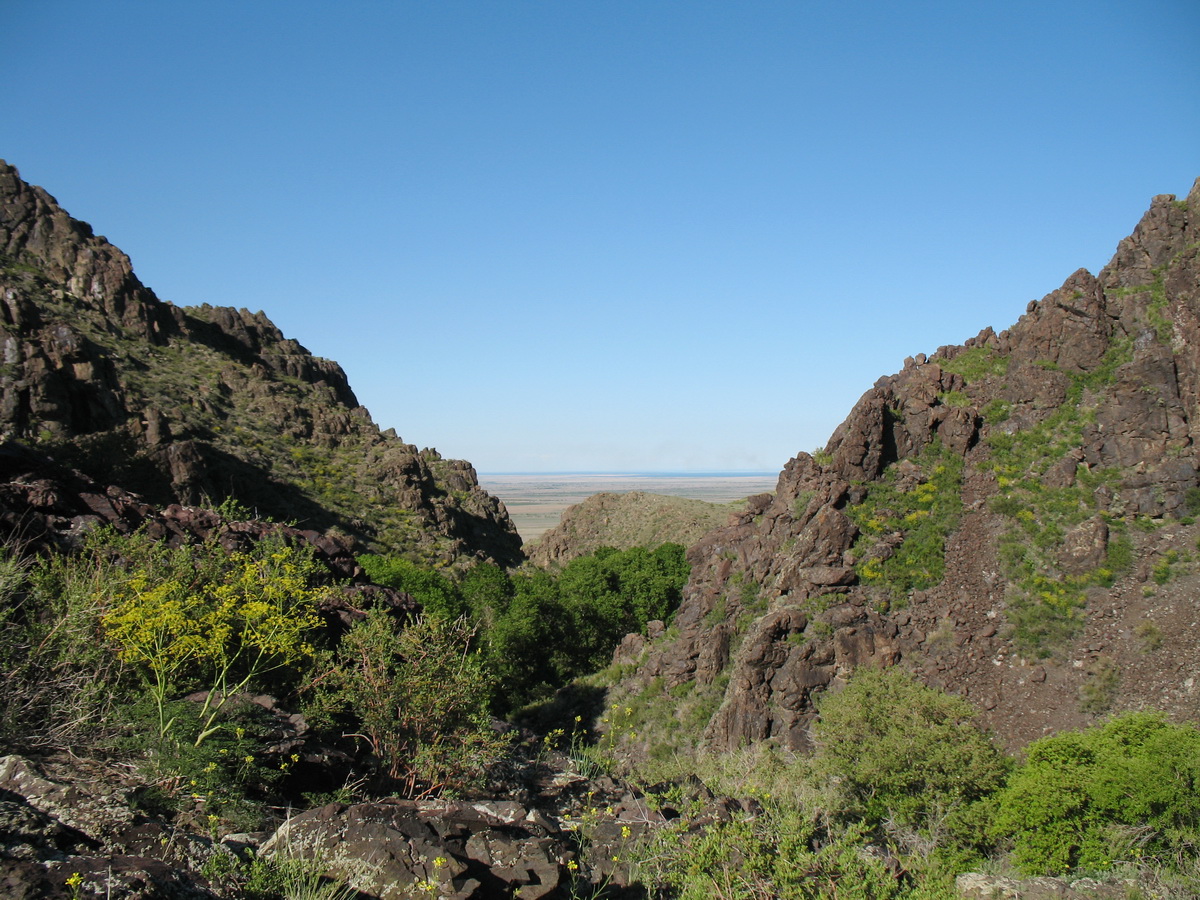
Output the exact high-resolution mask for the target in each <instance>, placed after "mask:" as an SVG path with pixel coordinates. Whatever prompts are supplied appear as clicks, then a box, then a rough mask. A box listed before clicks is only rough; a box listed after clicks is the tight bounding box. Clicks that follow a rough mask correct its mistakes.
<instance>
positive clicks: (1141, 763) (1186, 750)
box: [993, 713, 1200, 875]
mask: <svg viewBox="0 0 1200 900" xmlns="http://www.w3.org/2000/svg"><path fill="white" fill-rule="evenodd" d="M993 830H994V832H995V834H996V835H998V836H1000V837H1005V838H1008V839H1010V840H1011V841H1012V842H1013V862H1014V863H1015V864H1016V866H1017V867H1018V868H1019V869H1020V870H1021V871H1023V872H1026V873H1028V874H1031V875H1056V874H1061V873H1064V872H1068V871H1071V870H1073V869H1084V870H1105V869H1110V868H1112V867H1113V866H1114V865H1115V864H1116V863H1117V862H1120V861H1124V862H1142V863H1147V862H1155V863H1158V864H1166V865H1168V866H1169V865H1171V864H1173V863H1174V862H1176V861H1178V860H1182V859H1186V858H1190V857H1193V856H1194V855H1195V853H1196V851H1197V848H1198V847H1200V731H1198V730H1197V729H1196V728H1195V727H1193V726H1191V725H1175V724H1172V723H1170V722H1168V721H1167V720H1166V718H1165V717H1164V716H1162V715H1161V714H1158V713H1131V714H1127V715H1124V716H1120V717H1118V718H1116V719H1113V720H1111V721H1109V722H1106V723H1104V724H1103V725H1100V726H1097V727H1094V728H1090V729H1087V730H1086V731H1073V732H1065V733H1062V734H1057V735H1054V736H1052V737H1047V738H1042V739H1041V740H1039V741H1035V742H1034V743H1033V744H1030V746H1029V748H1028V751H1027V756H1026V760H1025V763H1024V764H1023V765H1022V766H1021V767H1020V768H1019V769H1017V770H1016V771H1015V772H1014V773H1013V775H1012V777H1011V779H1010V780H1009V783H1008V786H1007V787H1006V788H1005V789H1004V790H1003V791H1001V792H1000V793H999V795H998V796H997V800H996V815H995V820H994V823H993Z"/></svg>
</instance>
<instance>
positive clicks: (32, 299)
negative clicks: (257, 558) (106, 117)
mask: <svg viewBox="0 0 1200 900" xmlns="http://www.w3.org/2000/svg"><path fill="white" fill-rule="evenodd" d="M0 299H2V301H3V302H2V303H0V342H2V344H3V354H4V356H3V362H2V365H0V434H2V435H3V436H4V437H5V438H7V439H10V440H17V441H21V442H24V443H27V444H33V445H36V446H37V447H38V449H39V450H42V451H44V452H47V453H49V454H51V455H53V456H54V457H56V458H58V459H59V460H60V461H61V462H63V463H66V464H68V465H70V466H72V467H74V468H76V469H78V470H80V471H82V472H83V473H85V474H86V475H88V476H89V477H92V478H94V479H95V480H96V481H98V482H100V483H102V484H117V485H120V486H121V487H122V488H124V489H126V490H130V491H135V492H137V493H138V494H141V495H143V496H144V497H145V498H146V499H147V500H148V501H150V502H151V503H154V504H156V505H158V506H167V505H168V504H171V503H178V504H183V505H198V504H202V503H207V504H209V505H212V504H215V503H218V502H219V501H221V500H222V499H224V498H226V497H236V498H237V500H238V501H239V502H241V503H243V504H245V505H246V506H248V507H250V508H251V509H253V510H257V512H258V513H260V514H261V515H263V516H272V517H276V518H279V519H283V520H289V521H295V522H297V523H298V524H299V525H300V526H301V527H304V528H309V529H319V530H328V529H330V528H338V529H340V530H342V531H343V532H345V533H346V534H348V535H350V536H352V537H354V538H357V539H360V540H362V541H365V542H366V543H368V544H369V545H371V546H373V547H375V548H377V549H382V550H386V551H388V552H403V553H407V554H409V555H411V556H413V557H415V558H418V559H422V560H424V561H426V562H429V563H434V562H437V563H440V564H453V563H454V562H455V561H457V560H464V561H465V560H471V559H490V560H493V561H496V562H498V563H501V564H504V565H510V564H514V563H515V562H517V561H519V560H520V559H521V551H520V538H519V537H518V536H517V533H516V530H515V528H514V527H513V525H512V523H511V521H510V520H509V518H508V514H507V512H506V511H505V510H504V508H503V505H502V504H501V503H500V502H499V501H498V500H496V499H495V498H494V497H492V496H491V495H489V494H487V493H486V492H485V491H483V490H482V489H481V488H480V487H479V484H478V479H477V477H476V473H475V471H474V469H473V467H472V466H471V465H470V464H469V463H466V462H462V461H459V460H447V459H442V457H441V456H440V455H439V454H438V453H437V452H436V451H435V450H418V449H417V448H416V447H415V446H413V445H411V444H406V443H404V442H403V441H402V440H401V439H400V438H398V437H397V436H396V435H395V433H394V432H393V431H391V430H390V429H389V430H388V431H381V430H380V429H379V428H378V427H377V426H376V425H375V423H374V422H373V421H372V420H371V417H370V415H369V413H368V412H367V410H366V409H364V408H363V407H362V406H360V405H359V403H358V400H357V399H356V397H355V396H354V392H353V391H352V390H351V388H350V385H349V383H348V382H347V379H346V376H345V373H344V372H343V371H342V369H341V367H340V366H338V365H337V364H336V363H334V362H331V361H329V360H325V359H320V358H317V357H314V356H312V355H311V354H310V353H309V352H308V351H307V350H305V349H304V347H302V346H301V345H300V344H299V343H297V342H296V341H294V340H291V339H288V338H285V337H284V336H283V334H282V333H281V332H280V331H279V329H278V328H276V327H275V325H274V324H272V323H271V321H270V320H269V319H268V318H267V317H266V316H265V315H264V314H263V313H261V312H257V313H251V312H249V311H247V310H244V309H241V310H237V309H232V308H227V307H213V306H208V305H204V306H200V307H190V308H187V307H177V306H174V305H172V304H170V303H167V302H164V301H162V300H160V299H158V297H157V296H155V294H154V293H153V292H152V291H151V290H150V289H149V288H147V287H145V286H144V285H143V284H142V283H141V282H140V281H139V280H138V278H137V276H136V275H135V274H134V272H133V268H132V266H131V264H130V261H129V258H128V257H127V256H126V255H125V254H124V253H122V252H121V251H120V250H118V249H117V248H116V247H113V246H112V245H111V244H110V243H109V242H108V241H107V240H105V239H104V238H103V237H100V236H97V235H96V234H94V233H93V231H92V229H91V227H90V226H89V225H87V224H86V223H84V222H80V221H78V220H76V219H73V218H71V217H70V216H69V215H68V214H67V213H66V212H65V211H64V210H63V209H61V208H60V207H59V206H58V204H57V203H56V201H55V200H54V198H53V197H51V196H50V195H49V194H48V193H46V192H45V191H44V190H42V189H41V188H38V187H34V186H31V185H28V184H26V183H25V182H23V181H22V180H21V179H20V176H19V174H18V173H17V170H16V169H15V168H13V167H12V166H9V165H7V164H5V163H3V162H0Z"/></svg>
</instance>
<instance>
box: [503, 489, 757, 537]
mask: <svg viewBox="0 0 1200 900" xmlns="http://www.w3.org/2000/svg"><path fill="white" fill-rule="evenodd" d="M778 480H779V474H778V473H772V474H761V475H723V474H719V473H718V474H712V475H670V474H650V475H597V474H582V475H575V474H570V475H562V474H546V475H480V476H479V483H480V485H482V486H483V488H484V490H486V491H487V492H488V493H490V494H494V495H495V496H497V497H499V498H500V499H501V500H503V501H504V505H505V506H506V507H508V514H509V516H511V517H512V520H513V524H514V525H516V526H517V533H518V534H520V535H521V540H523V541H524V542H525V543H526V544H530V543H532V542H534V541H536V540H537V539H538V538H540V537H541V536H542V533H543V532H545V531H546V530H548V529H550V528H553V527H554V526H555V525H557V524H558V523H559V519H560V518H561V517H562V512H563V510H564V509H566V508H567V507H568V506H574V505H575V504H576V503H581V502H582V501H584V500H586V499H587V498H588V497H590V496H592V494H599V493H603V492H605V491H607V492H609V493H628V492H629V491H645V492H646V493H650V494H670V495H671V496H675V497H689V498H691V499H693V500H707V501H708V502H709V503H729V502H731V501H733V500H741V499H742V498H744V497H749V496H752V495H753V494H763V493H768V492H771V491H774V490H775V483H776V482H777V481H778Z"/></svg>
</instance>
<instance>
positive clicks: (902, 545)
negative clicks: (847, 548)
mask: <svg viewBox="0 0 1200 900" xmlns="http://www.w3.org/2000/svg"><path fill="white" fill-rule="evenodd" d="M911 462H913V463H914V464H915V466H916V467H917V472H918V474H917V475H916V476H915V477H911V478H910V477H901V476H900V475H899V474H898V473H899V469H898V468H897V467H896V466H892V467H890V468H889V469H888V470H887V472H885V473H884V475H883V478H881V479H880V480H879V481H877V482H875V483H874V484H872V485H871V486H870V487H869V488H868V492H867V497H866V499H865V500H864V501H863V502H862V503H859V504H856V505H854V506H850V507H847V509H846V513H847V515H849V517H850V519H851V520H852V521H853V522H854V524H855V525H857V526H858V528H859V531H860V536H859V538H858V540H857V541H856V542H855V545H854V554H855V557H856V559H857V560H858V562H857V563H856V565H855V571H856V572H857V573H858V577H859V579H860V580H861V581H863V582H864V583H866V584H872V585H877V586H880V587H882V588H884V589H885V590H886V591H887V593H888V595H889V597H890V599H891V600H892V601H894V602H903V600H904V599H905V598H906V597H907V595H908V594H909V593H911V592H912V591H914V590H924V589H926V588H930V587H933V585H935V584H937V583H938V582H940V581H941V580H942V578H943V576H944V575H945V569H946V560H945V546H946V538H947V537H948V536H949V535H950V533H951V532H953V531H954V529H955V528H957V527H958V522H959V518H960V517H961V515H962V469H963V460H962V457H960V456H958V455H957V454H955V453H952V452H950V451H948V450H946V449H945V448H943V447H942V446H941V445H940V444H938V443H934V444H931V445H930V446H928V447H926V448H925V450H924V451H922V453H921V454H920V456H918V457H916V458H915V459H914V460H911Z"/></svg>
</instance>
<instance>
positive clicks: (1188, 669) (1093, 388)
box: [627, 180, 1200, 748]
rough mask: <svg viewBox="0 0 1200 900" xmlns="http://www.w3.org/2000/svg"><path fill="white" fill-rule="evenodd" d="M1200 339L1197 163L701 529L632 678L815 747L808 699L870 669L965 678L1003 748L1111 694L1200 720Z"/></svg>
mask: <svg viewBox="0 0 1200 900" xmlns="http://www.w3.org/2000/svg"><path fill="white" fill-rule="evenodd" d="M1197 347H1200V180H1198V181H1197V183H1196V186H1195V187H1194V188H1193V189H1192V192H1191V194H1190V195H1189V197H1188V198H1187V200H1178V199H1176V198H1175V197H1173V196H1160V197H1156V198H1155V199H1154V201H1153V204H1152V206H1151V208H1150V210H1149V212H1147V213H1146V215H1145V217H1144V218H1143V219H1142V221H1141V223H1140V224H1139V225H1138V226H1137V228H1136V229H1135V231H1134V233H1133V234H1132V235H1131V236H1130V237H1128V238H1126V239H1125V240H1124V241H1122V242H1121V244H1120V246H1119V247H1118V249H1117V252H1116V254H1115V256H1114V257H1113V259H1112V261H1111V262H1110V263H1109V264H1108V265H1107V266H1106V267H1105V268H1104V269H1103V271H1101V272H1100V274H1099V275H1098V276H1093V275H1091V274H1089V273H1088V272H1086V271H1084V270H1080V271H1078V272H1075V273H1074V274H1073V275H1071V276H1070V277H1069V278H1068V279H1067V280H1066V281H1065V282H1064V284H1063V285H1062V287H1060V288H1059V289H1057V290H1055V291H1053V292H1051V293H1050V294H1048V295H1047V296H1046V297H1045V298H1043V299H1042V300H1041V301H1037V302H1033V303H1030V304H1029V307H1028V310H1027V312H1026V313H1025V315H1024V316H1022V317H1021V319H1020V321H1019V322H1017V323H1016V324H1015V325H1014V326H1013V327H1012V328H1010V329H1008V330H1006V331H1003V332H1001V333H999V334H997V333H995V332H994V331H993V330H992V329H990V328H987V329H985V330H984V331H982V332H980V334H979V335H978V336H976V337H974V338H972V339H970V340H968V341H966V343H965V344H964V345H963V346H958V347H942V348H940V349H939V350H938V351H937V352H936V353H934V354H932V355H931V356H928V357H927V356H925V355H924V354H921V355H918V356H916V357H914V358H910V359H908V360H906V361H905V365H904V369H903V370H902V371H901V372H899V373H897V374H895V375H891V376H887V377H884V378H881V379H880V380H879V381H878V382H877V383H876V385H875V387H874V388H872V389H871V390H870V391H868V392H867V393H866V394H865V395H864V396H863V397H862V399H861V400H860V401H859V402H858V403H857V404H856V406H855V407H854V409H853V410H852V411H851V412H850V415H849V416H848V417H847V419H846V420H845V422H843V423H842V424H841V425H840V426H839V427H838V428H837V429H836V431H835V432H834V434H833V436H832V437H831V439H830V441H829V443H828V445H827V447H826V448H825V450H824V451H822V452H821V453H818V454H815V455H809V454H807V453H801V454H799V455H798V456H797V457H796V458H795V459H793V460H791V461H790V462H789V463H788V464H787V466H786V467H785V468H784V470H783V472H782V473H781V475H780V478H779V482H778V486H777V490H776V493H775V495H774V497H773V498H766V499H764V500H763V501H761V502H760V503H759V504H758V505H757V508H755V509H752V510H749V511H748V512H747V513H746V514H745V515H743V516H742V517H740V519H738V520H737V521H736V522H735V523H734V524H732V525H731V526H729V527H727V528H724V529H719V530H716V531H714V532H712V533H710V534H708V535H706V536H705V537H704V538H703V539H701V540H700V541H699V542H698V543H697V544H696V545H694V546H693V547H692V548H691V550H690V551H689V558H690V560H691V562H692V563H693V566H694V568H693V576H692V579H691V582H690V583H689V585H688V587H687V589H686V591H685V596H684V601H683V604H682V606H681V607H680V609H679V611H678V613H677V615H676V619H675V624H676V626H677V631H678V636H677V637H675V638H674V639H673V640H669V641H665V642H664V641H659V642H656V643H654V644H653V645H651V646H650V647H648V648H647V650H646V651H645V654H644V655H643V657H642V659H641V664H640V669H639V670H638V672H637V674H636V675H635V676H633V679H632V681H631V682H630V683H629V685H627V686H628V687H633V688H636V689H638V690H644V689H646V688H647V686H650V685H661V686H662V689H663V690H666V691H675V692H676V693H675V694H672V696H676V695H678V692H679V691H681V690H684V689H687V688H691V689H694V690H697V691H706V690H707V691H715V692H716V693H717V694H718V695H719V697H718V698H717V699H719V708H718V709H717V711H716V713H715V714H714V715H713V716H712V719H711V721H710V722H709V725H708V729H707V732H706V740H707V742H708V743H709V744H710V745H711V746H713V747H717V748H735V747H737V746H740V745H742V744H745V743H747V742H755V741H763V740H770V741H775V742H778V743H780V744H783V745H785V746H788V747H792V748H805V747H807V746H809V741H810V725H811V723H812V721H813V719H814V717H815V714H816V711H815V709H816V706H815V702H814V699H815V698H816V697H817V696H818V695H819V694H820V692H822V691H825V690H829V689H831V688H836V687H837V686H838V685H839V684H841V683H842V682H843V681H844V679H845V678H846V677H847V676H848V675H849V674H850V672H851V671H852V670H853V669H854V668H855V667H857V666H862V665H875V666H888V665H896V664H900V665H905V666H907V667H909V668H911V669H912V670H914V671H915V672H917V673H918V674H920V675H921V676H922V677H923V678H924V679H925V680H926V681H927V682H928V683H931V684H933V685H935V686H938V687H943V688H946V689H948V690H951V691H953V692H955V693H958V694H960V695H962V696H964V697H966V698H967V699H969V700H970V701H972V702H973V703H975V704H976V705H977V706H978V707H979V708H980V710H981V712H982V716H981V718H982V721H983V722H984V723H985V724H986V725H988V726H990V727H991V728H993V729H994V730H995V731H996V732H997V734H998V735H999V737H1000V738H1001V739H1002V740H1003V741H1004V742H1006V743H1007V744H1009V745H1010V746H1016V745H1020V744H1022V743H1025V742H1027V741H1029V740H1031V739H1034V738H1036V737H1039V736H1041V735H1042V734H1044V733H1047V732H1049V731H1052V730H1057V729H1059V728H1064V727H1079V726H1082V725H1085V724H1087V723H1088V722H1089V721H1091V720H1093V719H1094V718H1095V717H1096V716H1097V715H1101V714H1103V713H1104V712H1105V711H1106V710H1109V709H1121V708H1140V707H1155V708H1161V709H1164V710H1167V711H1169V712H1171V713H1173V714H1176V715H1180V716H1186V717H1194V716H1195V710H1196V702H1197V693H1196V690H1197V687H1196V685H1197V682H1198V681H1200V662H1197V660H1196V658H1195V654H1194V652H1193V651H1194V647H1193V641H1192V638H1191V636H1190V635H1191V633H1192V629H1193V628H1194V625H1195V623H1194V618H1195V615H1194V600H1193V597H1194V593H1195V590H1196V589H1197V588H1200V565H1198V564H1197V562H1198V559H1197V554H1196V552H1195V548H1196V546H1197V543H1196V542H1197V538H1198V537H1200V530H1198V528H1197V526H1196V525H1195V524H1193V516H1195V515H1197V514H1198V513H1200V492H1197V490H1196V489H1197V486H1198V483H1200V479H1198V475H1197V469H1198V466H1200V459H1198V456H1197V448H1196V438H1197V431H1198V430H1200V412H1198V407H1197V403H1198V401H1200V352H1198V351H1197ZM959 467H961V473H959ZM939 498H940V499H939ZM943 500H944V501H946V502H947V503H948V504H949V505H945V506H941V505H939V504H940V503H942V502H943ZM906 504H907V505H906ZM939 516H942V517H944V519H941V520H939V519H938V517H939ZM935 520H938V521H941V522H943V524H942V525H941V526H936V524H935ZM938 527H941V529H942V530H941V531H940V532H939V531H938V530H937V529H938ZM923 541H924V542H925V543H924V544H923V543H922V542H923ZM931 542H932V543H931ZM930 547H933V548H934V549H933V550H931V549H930ZM889 573H891V574H889ZM747 583H751V584H754V585H756V586H758V590H757V591H754V592H749V593H747V592H746V591H745V589H744V585H745V584H747Z"/></svg>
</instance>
